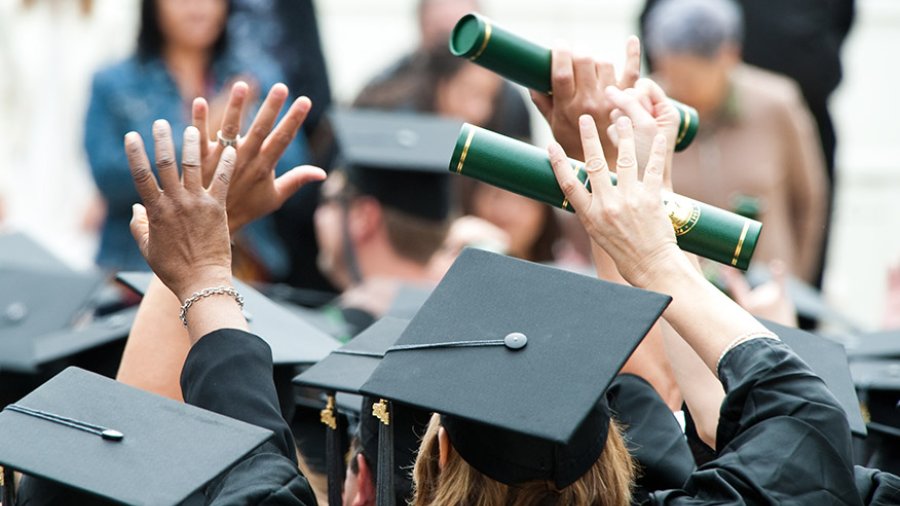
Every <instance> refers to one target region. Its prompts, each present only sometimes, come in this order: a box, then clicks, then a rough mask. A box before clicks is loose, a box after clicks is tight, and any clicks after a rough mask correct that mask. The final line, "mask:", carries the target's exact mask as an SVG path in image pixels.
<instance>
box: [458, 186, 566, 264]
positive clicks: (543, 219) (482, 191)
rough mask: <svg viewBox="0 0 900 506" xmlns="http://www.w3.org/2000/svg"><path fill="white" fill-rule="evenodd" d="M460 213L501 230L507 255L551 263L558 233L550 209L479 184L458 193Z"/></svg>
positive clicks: (559, 233) (558, 230)
mask: <svg viewBox="0 0 900 506" xmlns="http://www.w3.org/2000/svg"><path fill="white" fill-rule="evenodd" d="M462 193H463V195H462V199H463V203H462V204H463V205H462V208H463V211H464V212H465V213H466V214H471V215H472V216H476V217H478V218H481V219H483V220H486V221H488V222H490V223H493V224H494V225H496V226H497V227H499V228H501V229H502V230H503V231H504V232H506V233H507V234H508V235H509V250H508V253H509V254H510V255H512V256H514V257H517V258H524V259H525V260H531V261H534V262H549V261H552V260H553V258H554V256H553V247H554V245H555V244H556V242H557V241H558V240H559V239H560V237H561V235H562V232H561V230H560V227H559V223H558V222H557V221H556V216H555V215H554V211H553V208H551V207H550V206H547V205H544V204H541V203H540V202H538V201H536V200H531V199H529V198H527V197H523V196H521V195H516V194H515V193H511V192H508V191H506V190H502V189H500V188H497V187H496V186H491V185H489V184H485V183H480V182H474V181H473V182H471V183H469V182H467V185H466V187H464V188H463V189H462Z"/></svg>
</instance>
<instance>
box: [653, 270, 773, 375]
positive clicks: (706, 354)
mask: <svg viewBox="0 0 900 506" xmlns="http://www.w3.org/2000/svg"><path fill="white" fill-rule="evenodd" d="M647 279H648V280H649V281H648V282H647V283H645V286H642V287H641V288H645V289H648V290H653V291H656V292H660V293H665V294H668V295H670V296H672V303H671V304H670V305H669V307H668V309H666V311H665V313H663V317H664V318H665V320H666V321H667V322H668V323H669V324H670V325H671V326H672V328H673V329H674V330H675V332H677V333H678V334H679V335H680V336H681V337H682V338H683V339H684V340H685V342H687V343H688V344H689V345H690V346H691V348H693V350H694V352H695V353H696V354H697V355H698V356H699V357H700V359H701V360H702V362H703V363H704V364H705V365H706V367H707V369H709V370H710V371H712V372H713V374H718V371H716V365H717V363H718V360H719V357H720V356H721V355H722V353H723V352H724V351H725V350H726V349H727V348H728V346H729V345H730V344H732V342H733V341H734V339H735V338H737V337H739V336H742V335H745V334H747V333H750V332H762V333H768V330H766V328H765V327H764V326H763V325H762V324H761V323H760V322H759V321H757V320H756V318H754V317H753V316H751V315H750V313H748V312H746V311H744V310H743V309H742V308H741V307H740V306H738V305H737V304H735V303H734V302H733V301H732V300H731V299H729V298H728V297H727V296H725V294H723V293H722V292H720V291H719V290H718V289H716V288H715V287H714V286H713V285H711V284H710V283H709V282H708V281H707V280H706V279H704V278H703V276H702V275H701V274H700V273H699V272H697V270H696V269H695V268H694V267H693V266H692V265H691V263H690V261H689V260H688V259H687V258H686V257H685V256H684V255H676V256H673V257H672V261H671V262H669V263H668V264H666V265H665V266H663V268H662V269H659V270H658V271H657V272H656V273H655V274H654V275H653V276H652V277H648V278H647Z"/></svg>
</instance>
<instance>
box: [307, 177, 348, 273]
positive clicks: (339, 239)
mask: <svg viewBox="0 0 900 506" xmlns="http://www.w3.org/2000/svg"><path fill="white" fill-rule="evenodd" d="M345 186H346V178H345V176H344V174H343V173H341V172H334V173H332V174H331V175H330V176H329V177H328V179H326V180H325V182H324V183H323V184H322V189H321V192H322V193H321V196H320V200H319V207H317V208H316V213H315V217H314V221H315V227H316V241H317V242H318V245H319V256H318V258H316V264H317V265H318V267H319V270H320V271H322V273H323V274H325V276H326V277H327V278H328V280H329V281H331V282H332V283H333V284H334V285H335V286H336V287H337V288H338V289H340V290H345V289H347V288H348V287H349V286H350V275H349V272H348V270H347V266H346V265H345V262H344V235H345V233H344V226H345V225H346V221H345V219H344V214H345V213H346V212H347V209H346V204H345V203H343V202H342V201H341V199H343V198H346V197H345V195H344V188H345Z"/></svg>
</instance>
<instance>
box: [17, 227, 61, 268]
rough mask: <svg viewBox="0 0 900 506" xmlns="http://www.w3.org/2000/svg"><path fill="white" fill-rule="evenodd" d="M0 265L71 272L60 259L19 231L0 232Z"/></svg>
mask: <svg viewBox="0 0 900 506" xmlns="http://www.w3.org/2000/svg"><path fill="white" fill-rule="evenodd" d="M0 267H18V268H24V269H29V270H37V271H52V272H71V269H70V268H69V267H68V266H67V265H66V264H65V263H63V262H62V260H60V259H59V258H57V257H56V256H55V255H54V254H53V253H50V252H49V251H47V249H46V248H44V247H43V246H41V245H40V244H39V243H38V242H37V241H35V240H34V239H32V238H31V237H29V236H28V235H26V234H23V233H21V232H14V233H7V234H0Z"/></svg>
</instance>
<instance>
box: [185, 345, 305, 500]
mask: <svg viewBox="0 0 900 506" xmlns="http://www.w3.org/2000/svg"><path fill="white" fill-rule="evenodd" d="M181 389H182V392H183V393H184V400H185V402H187V403H189V404H193V405H195V406H198V407H201V408H204V409H208V410H210V411H215V412H216V413H220V414H223V415H225V416H229V417H231V418H235V419H237V420H242V421H244V422H247V423H251V424H254V425H257V426H259V427H263V428H266V429H269V430H271V431H272V432H274V433H275V435H274V437H273V438H272V439H270V440H269V441H268V442H266V443H265V444H263V445H262V446H261V447H259V448H258V449H256V450H255V451H254V452H253V453H251V454H250V456H248V457H247V458H245V459H244V460H243V461H241V462H239V463H238V464H237V465H235V466H234V467H232V468H231V469H230V470H228V471H226V472H225V474H223V475H222V476H220V477H219V478H217V479H215V480H213V481H212V482H211V483H210V484H209V485H208V486H207V488H206V498H207V504H213V505H217V506H223V505H229V504H235V505H237V504H261V505H269V504H272V505H274V504H279V505H315V504H316V499H315V496H314V495H313V492H312V489H311V488H310V486H309V482H308V481H307V480H306V478H304V477H303V475H301V474H300V471H299V469H298V468H297V456H296V452H295V449H294V438H293V436H292V435H291V430H290V427H289V426H288V424H287V422H285V420H284V418H282V416H281V410H280V409H279V406H278V395H277V394H276V392H275V385H274V383H273V381H272V351H271V349H269V345H268V344H266V343H265V341H263V340H262V339H260V338H259V337H257V336H255V335H253V334H250V333H247V332H243V331H240V330H235V329H223V330H218V331H215V332H212V333H210V334H208V335H206V336H204V337H203V338H202V339H200V341H198V342H197V343H196V344H195V345H194V346H193V347H192V348H191V351H190V353H189V354H188V357H187V360H186V361H185V364H184V369H183V370H182V375H181Z"/></svg>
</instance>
